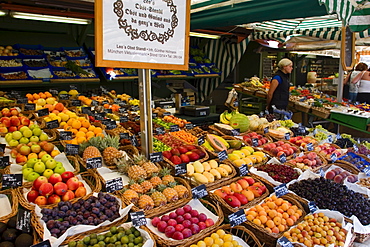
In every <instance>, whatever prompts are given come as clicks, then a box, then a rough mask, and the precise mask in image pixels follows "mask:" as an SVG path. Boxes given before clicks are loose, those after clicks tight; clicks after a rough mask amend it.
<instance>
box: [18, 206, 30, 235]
mask: <svg viewBox="0 0 370 247" xmlns="http://www.w3.org/2000/svg"><path fill="white" fill-rule="evenodd" d="M15 228H16V229H18V230H20V231H22V232H31V212H30V211H28V210H25V209H22V208H20V209H19V210H18V214H17V223H16V226H15Z"/></svg>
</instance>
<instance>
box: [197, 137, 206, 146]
mask: <svg viewBox="0 0 370 247" xmlns="http://www.w3.org/2000/svg"><path fill="white" fill-rule="evenodd" d="M204 142H205V140H204V136H200V137H198V145H199V146H201V145H202V144H203V143H204Z"/></svg>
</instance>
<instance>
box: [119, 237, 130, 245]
mask: <svg viewBox="0 0 370 247" xmlns="http://www.w3.org/2000/svg"><path fill="white" fill-rule="evenodd" d="M128 242H129V238H128V236H123V237H122V238H121V243H123V244H128Z"/></svg>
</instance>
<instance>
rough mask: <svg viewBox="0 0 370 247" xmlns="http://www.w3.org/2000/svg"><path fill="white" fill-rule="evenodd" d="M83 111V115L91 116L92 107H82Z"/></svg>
mask: <svg viewBox="0 0 370 247" xmlns="http://www.w3.org/2000/svg"><path fill="white" fill-rule="evenodd" d="M81 111H82V113H83V114H87V115H91V107H82V108H81Z"/></svg>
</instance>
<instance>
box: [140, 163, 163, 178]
mask: <svg viewBox="0 0 370 247" xmlns="http://www.w3.org/2000/svg"><path fill="white" fill-rule="evenodd" d="M141 166H142V167H143V168H144V169H145V171H146V174H147V175H148V177H150V176H152V174H153V173H157V172H159V168H158V167H157V166H156V165H155V164H154V163H153V162H151V161H147V162H144V163H143V164H142V165H141Z"/></svg>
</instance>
